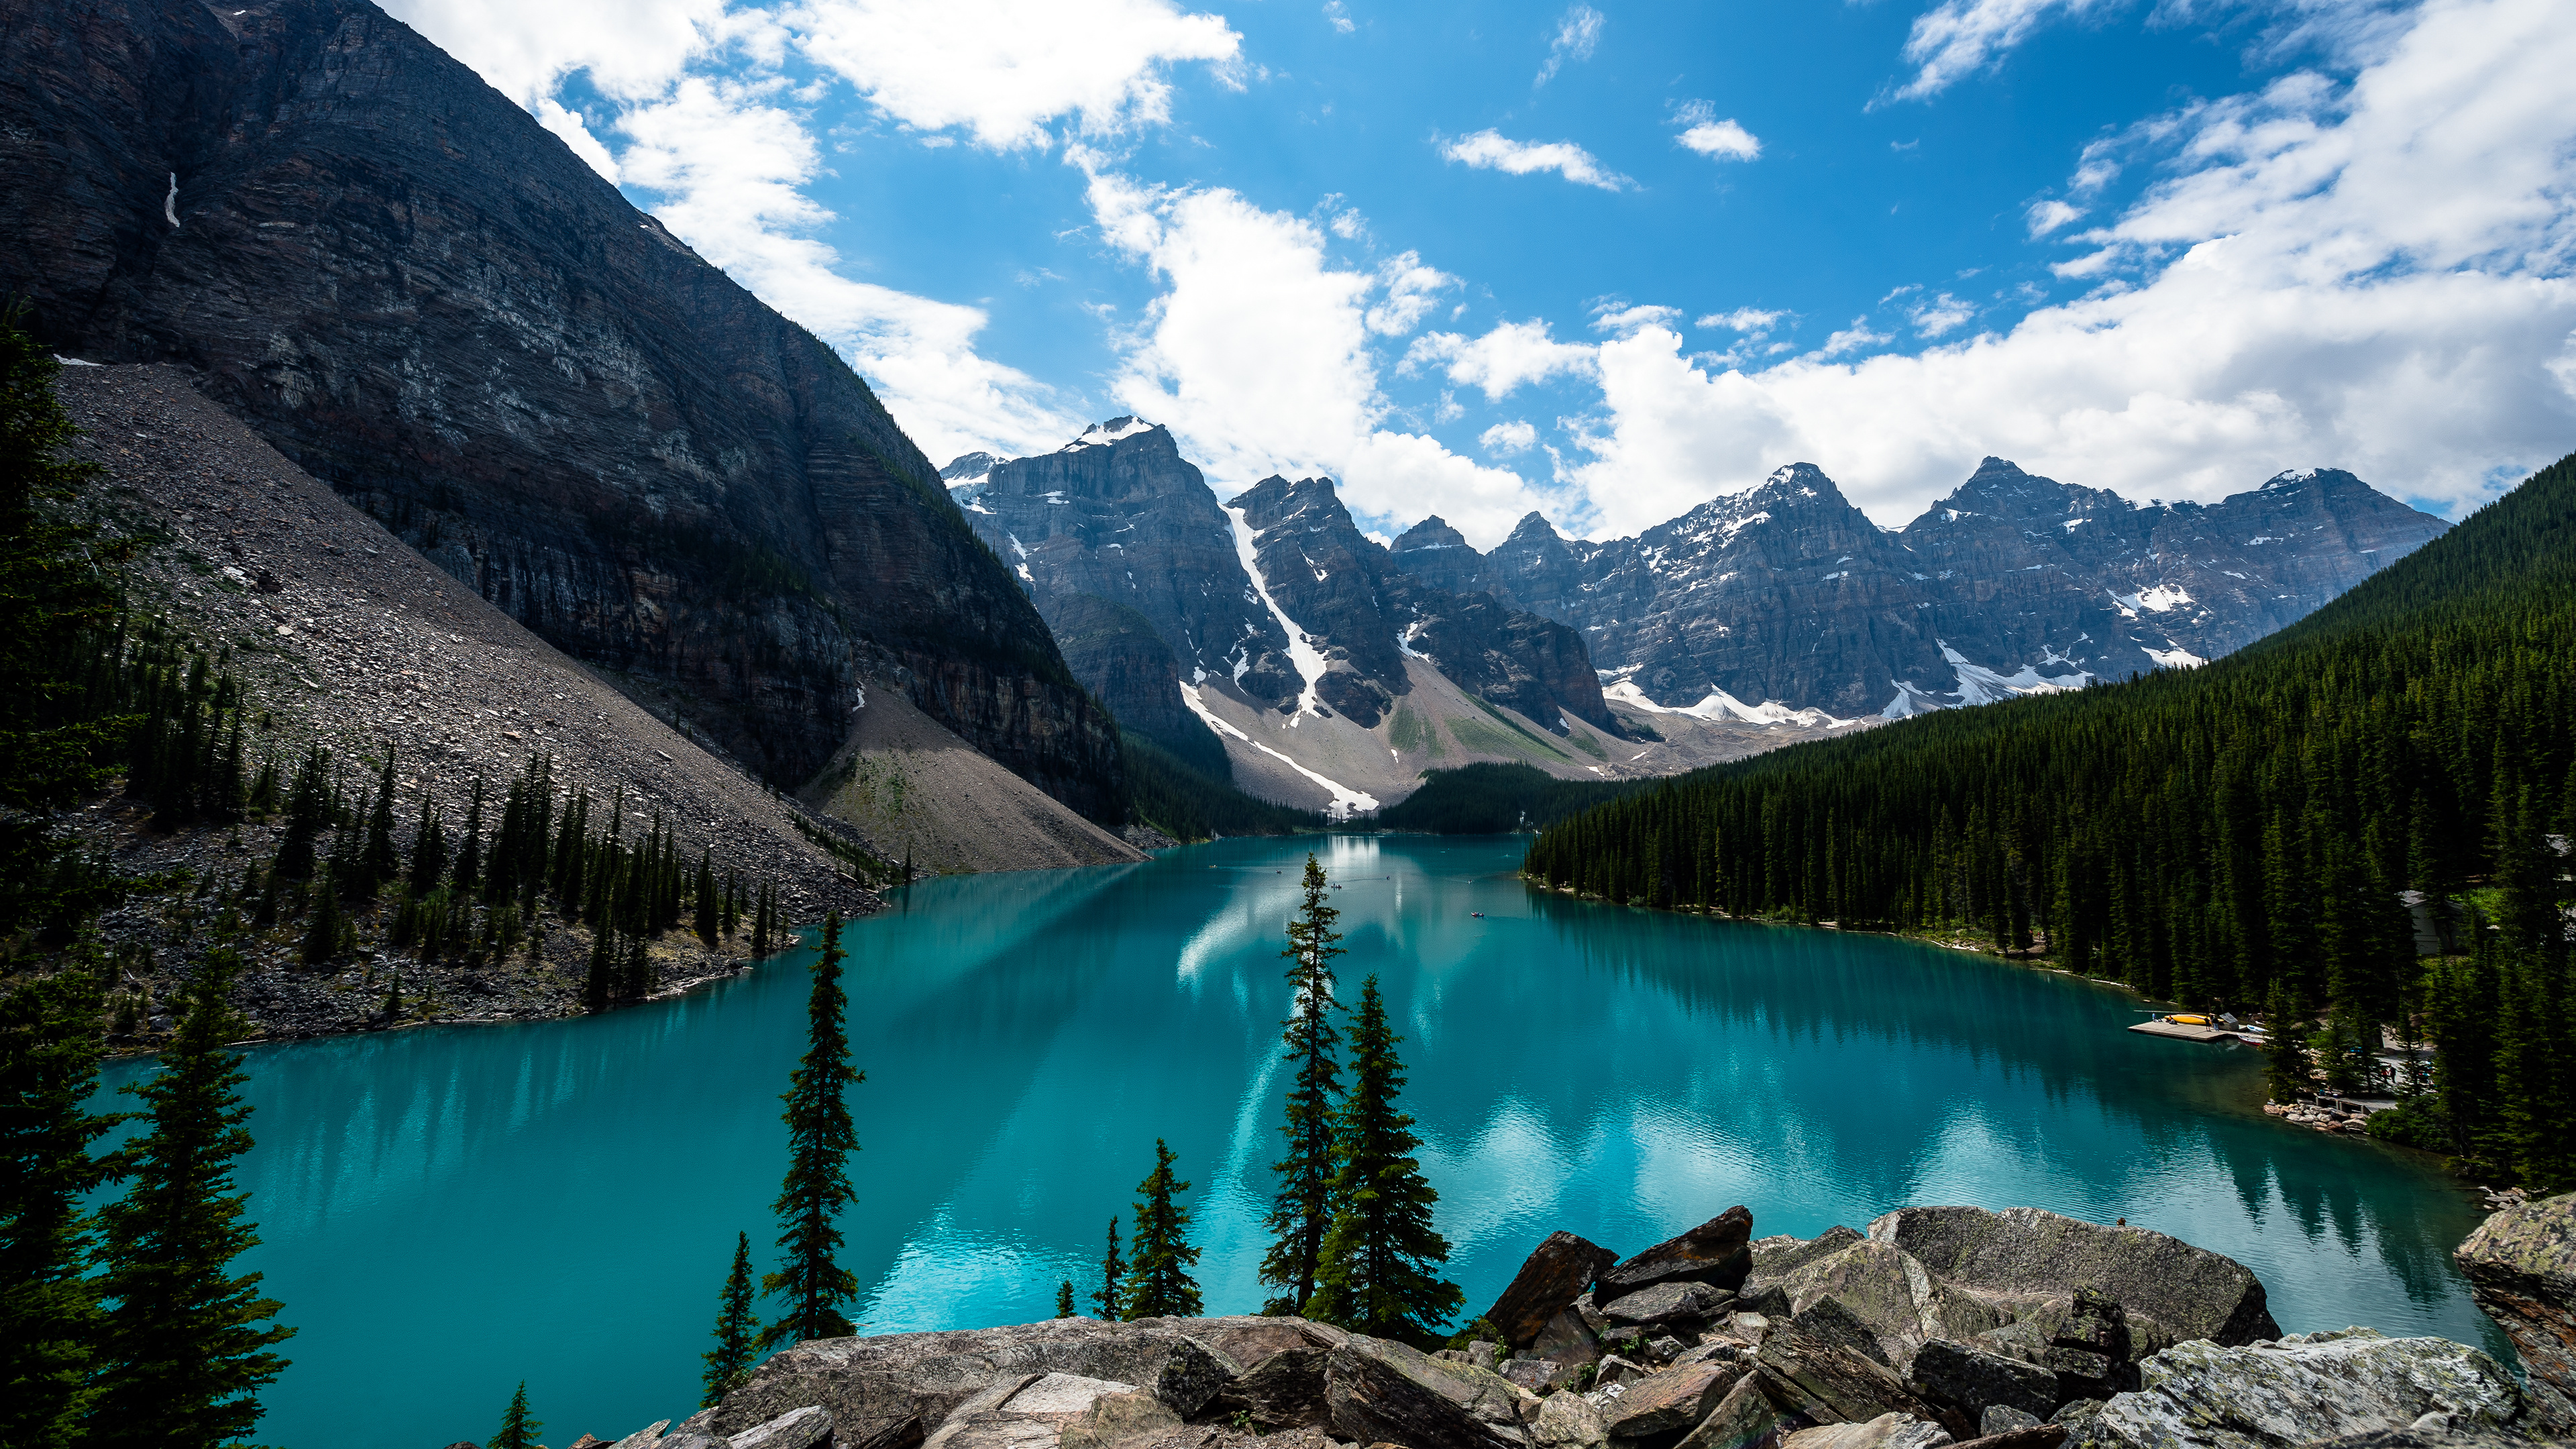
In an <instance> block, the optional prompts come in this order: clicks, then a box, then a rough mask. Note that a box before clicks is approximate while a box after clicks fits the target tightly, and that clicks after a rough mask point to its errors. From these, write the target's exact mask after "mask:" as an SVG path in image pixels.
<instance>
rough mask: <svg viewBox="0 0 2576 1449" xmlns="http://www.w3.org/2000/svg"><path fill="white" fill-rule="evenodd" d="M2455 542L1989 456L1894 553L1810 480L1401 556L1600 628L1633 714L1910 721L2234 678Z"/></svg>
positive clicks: (2378, 521)
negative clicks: (2142, 492)
mask: <svg viewBox="0 0 2576 1449" xmlns="http://www.w3.org/2000/svg"><path fill="white" fill-rule="evenodd" d="M2445 527H2446V525H2445V524H2443V523H2442V521H2441V520H2439V519H2436V518H2433V517H2431V516H2430V515H2427V514H2423V513H2419V512H2417V511H2415V510H2414V509H2411V508H2408V507H2406V506H2405V505H2404V504H2402V503H2399V502H2397V501H2396V500H2394V499H2392V498H2389V497H2387V496H2386V495H2384V494H2381V493H2379V492H2377V491H2376V490H2374V489H2372V488H2371V487H2370V486H2369V485H2367V484H2365V483H2363V482H2362V481H2361V480H2360V479H2358V478H2355V477H2353V476H2352V475H2351V474H2349V473H2343V472H2337V471H2334V470H2323V471H2317V472H2307V473H2284V474H2281V475H2279V476H2277V477H2275V478H2272V479H2271V480H2269V481H2268V482H2266V483H2264V484H2263V486H2262V487H2260V488H2258V489H2256V490H2254V491H2252V492H2248V493H2240V494H2237V495H2235V496H2233V497H2230V498H2228V499H2226V500H2224V501H2222V502H2220V503H2217V504H2213V505H2206V506H2204V505H2201V504H2196V503H2177V504H2154V505H2149V506H2145V507H2139V506H2134V505H2132V504H2130V503H2129V502H2128V501H2127V500H2126V499H2123V498H2121V497H2119V496H2118V495H2116V494H2113V493H2109V492H2106V491H2103V490H2100V489H2091V488H2082V487H2078V486H2075V485H2072V484H2065V483H2060V482H2057V481H2056V480H2054V479H2050V478H2040V477H2035V476H2033V475H2031V474H2028V473H2024V472H2023V471H2022V470H2021V469H2019V468H2017V467H2015V466H2014V465H2012V464H2011V463H2008V462H2006V461H2004V460H2003V459H2000V458H1988V459H1987V460H1986V461H1985V462H1984V464H1983V465H1981V466H1980V467H1979V468H1978V470H1977V471H1976V473H1975V474H1974V475H1973V476H1972V477H1970V478H1969V479H1968V480H1967V481H1966V482H1965V483H1963V484H1961V485H1960V486H1959V488H1958V489H1957V490H1956V491H1955V492H1953V493H1952V494H1951V495H1950V496H1949V497H1948V498H1945V499H1943V500H1942V501H1941V502H1940V503H1938V504H1935V505H1934V506H1933V507H1932V508H1930V509H1929V510H1927V511H1926V512H1925V513H1924V514H1923V516H1922V517H1920V518H1917V519H1915V520H1914V521H1913V522H1912V523H1910V524H1908V525H1907V526H1906V527H1905V528H1904V529H1902V530H1897V531H1891V530H1887V529H1883V528H1880V527H1879V526H1878V525H1876V524H1875V523H1872V522H1871V521H1870V520H1869V518H1868V517H1867V516H1866V515H1864V514H1863V513H1861V511H1860V510H1859V509H1857V508H1854V507H1853V506H1852V505H1851V504H1850V503H1849V502H1848V501H1847V500H1846V499H1844V497H1843V496H1842V491H1841V490H1840V489H1839V488H1837V487H1836V486H1835V485H1834V482H1833V480H1832V479H1830V478H1828V477H1826V476H1825V475H1824V474H1823V473H1822V472H1821V471H1819V470H1818V469H1816V468H1815V467H1814V466H1813V465H1811V464H1805V463H1798V464H1792V465H1790V466H1789V467H1786V468H1782V469H1781V470H1780V471H1779V472H1777V473H1775V474H1773V475H1772V476H1771V477H1770V479H1768V480H1767V481H1765V482H1764V483H1763V484H1761V485H1760V486H1758V487H1755V488H1752V489H1749V490H1747V491H1745V492H1742V493H1736V494H1730V495H1727V496H1725V497H1721V498H1714V499H1711V500H1710V501H1708V502H1707V503H1704V504H1701V505H1700V506H1699V507H1697V508H1694V509H1692V510H1691V511H1690V512H1688V513H1685V514H1683V515H1682V516H1681V517H1679V518H1676V519H1673V520H1672V521H1670V522H1668V523H1663V524H1659V525H1657V526H1656V527H1654V528H1650V529H1648V530H1646V531H1645V532H1643V533H1641V534H1639V535H1637V536H1636V537H1634V538H1623V539H1615V540H1612V541H1609V542H1606V543H1591V542H1585V541H1581V540H1569V539H1566V538H1563V537H1561V536H1560V535H1558V534H1557V532H1556V531H1555V530H1554V529H1553V528H1551V527H1550V526H1549V525H1548V523H1547V521H1546V520H1545V519H1544V518H1541V517H1540V516H1539V515H1537V514H1535V513H1533V514H1531V515H1529V516H1528V517H1527V518H1525V519H1523V520H1522V521H1521V524H1520V526H1519V527H1518V528H1517V529H1516V530H1514V532H1513V533H1512V535H1511V537H1510V538H1508V539H1506V540H1505V541H1504V542H1503V543H1501V544H1500V545H1497V546H1496V547H1495V549H1494V550H1493V551H1492V552H1491V553H1490V554H1482V555H1480V554H1478V553H1477V552H1476V550H1474V549H1473V548H1470V547H1468V546H1467V544H1466V541H1465V540H1464V539H1463V538H1460V537H1459V536H1458V533H1457V531H1456V530H1455V529H1452V528H1450V527H1449V526H1448V525H1447V524H1446V523H1444V522H1442V521H1441V520H1440V519H1438V518H1436V517H1435V518H1430V519H1426V520H1424V521H1423V522H1422V523H1420V524H1418V525H1416V526H1415V527H1414V528H1413V529H1411V530H1409V531H1407V532H1406V533H1405V534H1404V536H1403V537H1401V538H1399V539H1397V540H1396V542H1395V545H1394V549H1393V551H1392V557H1393V558H1394V560H1395V562H1396V564H1397V565H1398V566H1399V567H1400V568H1402V569H1404V570H1405V571H1406V572H1408V573H1411V574H1413V575H1414V576H1415V577H1417V578H1422V579H1425V580H1427V581H1432V582H1436V583H1439V584H1440V585H1441V586H1442V587H1445V588H1450V589H1457V590H1467V589H1483V590H1485V591H1487V592H1490V593H1491V594H1492V595H1493V596H1494V597H1496V598H1498V599H1501V600H1503V601H1505V602H1507V603H1510V604H1512V605H1514V606H1515V607H1518V608H1523V609H1527V610H1530V611H1531V612H1533V613H1537V614H1541V615H1544V616H1546V617H1548V618H1551V619H1557V620H1560V621H1562V622H1565V623H1568V624H1571V625H1573V626H1575V627H1576V628H1579V629H1581V630H1582V631H1583V635H1584V639H1585V642H1586V643H1587V644H1588V645H1589V646H1590V648H1591V652H1592V657H1593V662H1594V663H1595V665H1596V666H1598V667H1599V668H1600V669H1602V670H1603V671H1604V677H1605V678H1606V679H1609V680H1610V681H1611V685H1610V688H1609V690H1608V693H1609V694H1610V696H1611V697H1612V698H1613V699H1622V698H1624V699H1627V700H1629V701H1631V702H1633V703H1636V704H1639V705H1641V706H1652V707H1656V708H1659V709H1663V710H1686V711H1690V712H1692V713H1695V714H1700V715H1705V716H1709V717H1727V718H1737V719H1746V720H1754V721H1760V720H1763V719H1765V718H1778V717H1782V716H1784V715H1787V714H1790V713H1792V712H1794V711H1797V710H1801V709H1816V710H1821V711H1824V712H1825V713H1827V714H1829V715H1833V716H1857V715H1862V714H1882V715H1885V716H1887V717H1891V718H1892V717H1898V716H1902V715H1905V714H1910V713H1914V712H1916V711H1919V710H1923V709H1935V708H1943V707H1948V706H1955V705H1965V704H1983V703H1988V702H1991V701H1993V700H1997V699H2003V698H2008V697H2010V696H2012V695H2015V694H2022V693H2030V692H2034V691H2045V690H2050V689H2061V688H2074V687H2080V686H2081V685H2082V684H2084V683H2085V682H2086V681H2087V680H2091V679H2101V678H2117V677H2124V676H2126V675H2128V674H2130V673H2132V672H2139V671H2144V670H2149V669H2154V668H2158V667H2170V666H2179V665H2189V664H2196V663H2200V662H2202V661H2205V660H2208V659H2213V658H2216V657H2217V656H2219V655H2221V654H2224V653H2227V652H2229V651H2230V650H2234V649H2238V648H2242V647H2243V646H2244V645H2246V644H2248V643H2251V642H2252V641H2254V640H2255V639H2258V638H2261V637H2262V636H2263V635H2265V634H2268V633H2270V632H2272V631H2273V630H2276V629H2279V628H2281V627H2282V626H2284V625H2286V624H2289V623H2291V622H2293V621H2295V620H2297V619H2299V618H2301V617H2303V616H2304V615H2306V614H2307V613H2309V612H2310V611H2311V610H2314V609H2315V608H2317V607H2318V606H2319V605H2321V604H2323V603H2325V602H2326V601H2327V600H2328V599H2331V598H2333V597H2334V596H2335V595H2337V594H2339V593H2341V592H2343V591H2344V590H2345V589H2348V588H2350V587H2352V585H2353V584H2355V583H2357V582H2359V581H2360V580H2361V579H2363V578H2364V577H2366V576H2368V575H2369V574H2370V573H2371V572H2372V571H2373V570H2375V569H2378V568H2380V567H2382V566H2384V565H2386V564H2388V563H2390V562H2393V561H2394V560H2396V559H2398V558H2401V557H2403V556H2404V555H2406V554H2408V553H2410V552H2412V551H2414V550H2415V549H2417V548H2420V547H2422V546H2423V545H2424V544H2425V543H2426V542H2427V541H2429V540H2430V539H2432V538H2434V537H2435V536H2437V535H2438V534H2440V533H2441V532H2442V531H2443V529H2444V528H2445ZM1766 705H1768V706H1772V707H1771V708H1768V709H1766V708H1765V706H1766Z"/></svg>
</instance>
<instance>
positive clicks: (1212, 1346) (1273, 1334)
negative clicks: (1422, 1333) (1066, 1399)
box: [1136, 1314, 1351, 1374]
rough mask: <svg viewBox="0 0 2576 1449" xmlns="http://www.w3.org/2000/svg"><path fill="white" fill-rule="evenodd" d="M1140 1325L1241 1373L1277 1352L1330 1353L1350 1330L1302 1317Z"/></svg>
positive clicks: (1145, 1321)
mask: <svg viewBox="0 0 2576 1449" xmlns="http://www.w3.org/2000/svg"><path fill="white" fill-rule="evenodd" d="M1136 1321H1137V1322H1138V1323H1141V1324H1145V1325H1147V1326H1148V1327H1153V1328H1168V1329H1170V1330H1172V1331H1173V1332H1175V1333H1180V1334H1185V1335H1187V1336H1188V1337H1190V1338H1191V1339H1193V1340H1195V1341H1196V1342H1198V1343H1199V1344H1201V1345H1202V1346H1204V1347H1206V1348H1207V1349H1209V1350H1210V1351H1212V1352H1213V1353H1215V1354H1216V1356H1217V1357H1218V1358H1219V1359H1220V1360H1222V1361H1223V1363H1224V1365H1225V1367H1226V1368H1227V1369H1228V1370H1230V1371H1232V1372H1234V1373H1238V1374H1239V1373H1242V1372H1244V1371H1246V1370H1248V1369H1250V1368H1252V1367H1253V1366H1254V1365H1255V1364H1258V1363H1260V1362H1261V1361H1262V1360H1263V1359H1266V1358H1268V1357H1270V1356H1271V1355H1272V1354H1274V1353H1284V1352H1287V1351H1289V1350H1291V1349H1303V1348H1320V1349H1322V1350H1324V1351H1325V1352H1327V1353H1330V1352H1331V1351H1332V1350H1333V1348H1334V1346H1335V1345H1337V1344H1339V1343H1340V1342H1341V1341H1342V1340H1343V1339H1346V1338H1348V1337H1350V1336H1351V1335H1350V1332H1349V1330H1347V1329H1340V1328H1335V1327H1333V1326H1332V1325H1331V1324H1329V1323H1315V1322H1311V1321H1309V1320H1307V1319H1303V1318H1284V1317H1282V1318H1273V1317H1268V1316H1264V1315H1256V1314H1233V1315H1229V1316H1226V1317H1222V1318H1140V1319H1137V1320H1136Z"/></svg>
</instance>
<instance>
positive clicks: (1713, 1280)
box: [1600, 1203, 1753, 1299]
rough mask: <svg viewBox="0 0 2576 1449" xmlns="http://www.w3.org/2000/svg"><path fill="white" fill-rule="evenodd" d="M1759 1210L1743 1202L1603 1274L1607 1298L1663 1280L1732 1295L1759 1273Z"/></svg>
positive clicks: (1603, 1288)
mask: <svg viewBox="0 0 2576 1449" xmlns="http://www.w3.org/2000/svg"><path fill="white" fill-rule="evenodd" d="M1752 1241H1753V1210H1752V1209H1751V1208H1748V1207H1745V1206H1744V1205H1742V1204H1741V1203H1739V1204H1737V1205H1736V1206H1734V1207H1731V1208H1728V1209H1727V1210H1726V1211H1724V1212H1722V1213H1719V1214H1718V1215H1717V1216H1716V1217H1713V1218H1710V1219H1709V1220H1708V1221H1707V1222H1704V1223H1702V1224H1700V1225H1699V1226H1698V1227H1695V1228H1693V1229H1691V1230H1690V1231H1689V1232H1686V1233H1683V1234H1682V1235H1681V1236H1679V1237H1676V1238H1669V1239H1666V1240H1665V1241H1663V1242H1660V1243H1657V1244H1656V1245H1654V1246H1653V1247H1651V1248H1648V1249H1647V1250H1646V1251H1644V1252H1642V1253H1639V1254H1638V1255H1637V1256H1635V1257H1633V1258H1630V1259H1628V1260H1627V1261H1626V1262H1624V1263H1621V1264H1619V1265H1618V1266H1616V1267H1613V1268H1610V1269H1608V1270H1606V1271H1604V1272H1603V1273H1602V1274H1601V1294H1600V1296H1601V1297H1602V1298H1604V1299H1617V1298H1619V1297H1620V1296H1622V1295H1624V1294H1629V1293H1634V1292H1636V1291H1637V1290H1638V1289H1640V1288H1651V1287H1653V1286H1654V1285H1656V1284H1658V1283H1680V1282H1691V1283H1706V1284H1708V1285H1710V1286H1711V1287H1715V1288H1723V1289H1725V1290H1726V1291H1727V1292H1729V1293H1732V1292H1734V1291H1735V1290H1736V1289H1738V1288H1741V1287H1743V1286H1744V1279H1745V1275H1746V1274H1748V1273H1750V1272H1752V1271H1753V1252H1752V1248H1751V1244H1752Z"/></svg>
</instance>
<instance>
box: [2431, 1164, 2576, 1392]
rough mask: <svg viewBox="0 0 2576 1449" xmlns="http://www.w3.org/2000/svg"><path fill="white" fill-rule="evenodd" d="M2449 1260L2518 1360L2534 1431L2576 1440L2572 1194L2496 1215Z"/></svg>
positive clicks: (2575, 1219)
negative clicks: (2526, 1384) (2463, 1275)
mask: <svg viewBox="0 0 2576 1449" xmlns="http://www.w3.org/2000/svg"><path fill="white" fill-rule="evenodd" d="M2454 1256H2455V1257H2456V1258H2457V1259H2458V1261H2459V1264H2460V1271H2461V1272H2463V1273H2466V1274H2467V1275H2468V1278H2469V1291H2470V1293H2471V1294H2472V1295H2474V1296H2475V1297H2476V1299H2477V1303H2478V1307H2480V1308H2482V1309H2485V1310H2486V1314H2487V1316H2488V1317H2489V1318H2492V1319H2494V1320H2495V1321H2496V1325H2497V1326H2498V1327H2500V1328H2502V1329H2503V1330H2504V1331H2505V1336H2506V1337H2508V1338H2510V1339H2512V1340H2513V1349H2514V1352H2515V1353H2517V1354H2519V1355H2521V1356H2522V1365H2523V1368H2524V1369H2525V1370H2527V1371H2528V1372H2529V1373H2530V1375H2531V1406H2532V1413H2533V1418H2534V1422H2535V1424H2536V1425H2537V1427H2538V1428H2539V1429H2540V1431H2541V1432H2543V1433H2546V1434H2555V1435H2566V1434H2576V1194H2569V1195H2567V1196H2564V1197H2553V1198H2547V1199H2544V1200H2542V1201H2539V1202H2528V1203H2524V1204H2522V1205H2521V1206H2519V1207H2511V1208H2507V1209H2505V1210H2504V1211H2502V1212H2499V1213H2496V1214H2495V1215H2493V1216H2492V1217H2489V1218H2488V1219H2487V1220H2486V1221H2485V1222H2483V1223H2481V1224H2479V1225H2478V1230H2477V1231H2476V1232H2474V1233H2471V1234H2469V1237H2468V1241H2466V1242H2464V1243H2462V1244H2460V1246H2459V1250H2458V1251H2457V1253H2456V1254H2454Z"/></svg>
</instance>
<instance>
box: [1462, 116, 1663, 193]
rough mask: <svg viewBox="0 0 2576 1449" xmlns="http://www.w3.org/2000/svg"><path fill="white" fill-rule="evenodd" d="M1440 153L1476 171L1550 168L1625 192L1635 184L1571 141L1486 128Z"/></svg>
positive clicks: (1583, 181)
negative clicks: (1526, 137) (1528, 137)
mask: <svg viewBox="0 0 2576 1449" xmlns="http://www.w3.org/2000/svg"><path fill="white" fill-rule="evenodd" d="M1440 154H1441V155H1442V156H1445V157H1447V158H1448V159H1449V160H1452V161H1460V162H1464V163H1465V164H1467V165H1469V166H1472V167H1475V168H1476V169H1478V170H1492V171H1504V172H1509V173H1510V174H1512V175H1514V176H1527V175H1529V174H1530V173H1531V172H1533V171H1553V172H1556V173H1557V174H1558V175H1560V176H1563V177H1564V178H1565V179H1566V180H1568V181H1574V182H1579V183H1581V184H1583V185H1585V186H1598V187H1600V188H1601V189H1602V190H1604V191H1624V190H1626V189H1627V188H1628V187H1630V186H1631V185H1634V184H1635V183H1633V182H1631V181H1629V179H1628V178H1627V177H1625V176H1622V175H1620V174H1619V173H1617V172H1615V171H1611V170H1608V169H1607V168H1605V167H1603V166H1602V164H1601V163H1600V162H1599V161H1596V160H1594V159H1593V157H1592V153H1591V152H1589V151H1586V150H1584V149H1583V148H1582V147H1580V146H1577V145H1575V144H1574V143H1573V142H1571V141H1548V142H1530V141H1515V140H1512V139H1511V138H1510V137H1508V136H1505V135H1504V134H1503V133H1502V132H1500V131H1496V130H1492V129H1487V130H1482V131H1478V132H1477V133H1476V134H1474V135H1472V136H1461V137H1459V138H1458V139H1457V140H1455V141H1449V142H1445V143H1443V144H1442V146H1441V148H1440Z"/></svg>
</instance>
